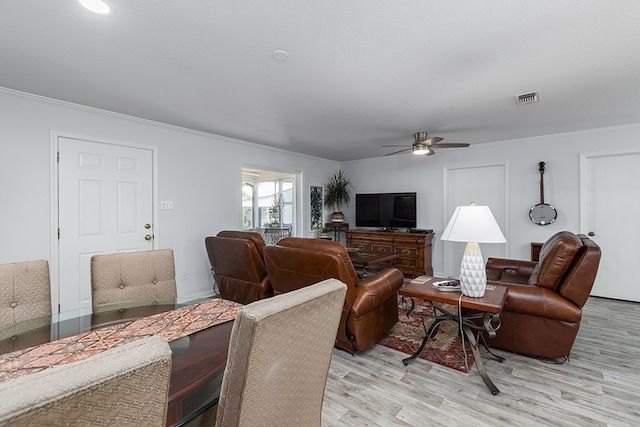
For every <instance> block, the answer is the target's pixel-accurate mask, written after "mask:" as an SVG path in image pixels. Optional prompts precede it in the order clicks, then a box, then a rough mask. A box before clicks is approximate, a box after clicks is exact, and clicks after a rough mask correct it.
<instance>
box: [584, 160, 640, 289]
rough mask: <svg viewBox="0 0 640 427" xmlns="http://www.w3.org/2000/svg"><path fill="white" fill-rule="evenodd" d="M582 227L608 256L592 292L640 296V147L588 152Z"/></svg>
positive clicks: (585, 167)
mask: <svg viewBox="0 0 640 427" xmlns="http://www.w3.org/2000/svg"><path fill="white" fill-rule="evenodd" d="M581 171H582V178H581V215H580V217H581V226H580V228H581V232H583V233H585V234H589V235H592V239H593V240H594V241H595V242H596V243H597V244H598V245H599V246H600V248H601V249H602V259H601V260H600V267H599V268H598V275H597V277H596V282H595V284H594V286H593V289H592V291H591V295H595V296H601V297H607V298H616V299H623V300H629V301H640V285H639V284H638V281H637V279H636V276H637V275H636V271H635V267H636V266H637V264H638V261H639V260H640V249H638V245H637V242H638V241H640V227H638V224H637V222H638V211H640V198H639V197H638V195H639V194H640V152H633V153H612V154H597V155H585V156H582V163H581Z"/></svg>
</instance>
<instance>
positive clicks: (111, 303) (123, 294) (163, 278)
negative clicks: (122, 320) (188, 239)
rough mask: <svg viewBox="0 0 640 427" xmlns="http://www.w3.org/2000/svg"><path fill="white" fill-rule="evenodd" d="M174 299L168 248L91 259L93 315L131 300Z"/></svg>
mask: <svg viewBox="0 0 640 427" xmlns="http://www.w3.org/2000/svg"><path fill="white" fill-rule="evenodd" d="M176 296H177V290H176V270H175V265H174V261H173V251H172V250H171V249H159V250H154V251H142V252H125V253H117V254H107V255H94V256H93V257H91V304H92V305H93V310H94V312H95V311H101V310H109V309H113V308H114V307H121V306H124V305H126V304H127V303H132V302H135V301H146V302H154V301H156V302H161V301H169V300H172V299H175V298H176Z"/></svg>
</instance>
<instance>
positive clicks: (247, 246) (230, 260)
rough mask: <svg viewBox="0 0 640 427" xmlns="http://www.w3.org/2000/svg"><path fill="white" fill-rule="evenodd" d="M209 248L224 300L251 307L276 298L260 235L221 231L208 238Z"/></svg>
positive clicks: (206, 242)
mask: <svg viewBox="0 0 640 427" xmlns="http://www.w3.org/2000/svg"><path fill="white" fill-rule="evenodd" d="M205 247H206V248H207V254H208V255H209V261H210V262H211V267H212V269H213V273H214V278H215V280H216V283H217V284H218V288H219V290H220V296H221V297H222V298H224V299H228V300H231V301H235V302H239V303H241V304H249V303H250V302H253V301H257V300H259V299H264V298H268V297H270V296H273V289H272V288H271V282H270V281H269V276H267V269H266V267H265V265H264V258H263V257H264V247H265V244H264V240H263V239H262V236H261V235H260V234H259V233H257V232H253V231H231V230H225V231H221V232H219V233H218V234H217V235H216V236H209V237H207V238H205Z"/></svg>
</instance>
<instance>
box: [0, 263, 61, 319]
mask: <svg viewBox="0 0 640 427" xmlns="http://www.w3.org/2000/svg"><path fill="white" fill-rule="evenodd" d="M47 316H51V286H50V282H49V262H48V261H45V260H41V261H27V262H16V263H12V264H0V329H6V328H8V327H11V326H14V325H16V324H18V323H21V322H25V321H27V320H31V319H35V318H40V317H47Z"/></svg>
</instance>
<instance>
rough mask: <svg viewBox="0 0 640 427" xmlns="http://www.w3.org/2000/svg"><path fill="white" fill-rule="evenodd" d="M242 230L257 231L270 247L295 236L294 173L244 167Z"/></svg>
mask: <svg viewBox="0 0 640 427" xmlns="http://www.w3.org/2000/svg"><path fill="white" fill-rule="evenodd" d="M242 228H243V229H244V230H253V231H258V232H259V233H260V234H262V236H263V237H264V239H265V243H267V244H275V243H276V242H277V241H278V240H279V239H280V238H282V237H286V236H293V235H295V230H296V174H295V173H293V172H283V171H274V170H269V169H262V168H258V167H247V166H245V167H243V168H242Z"/></svg>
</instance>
